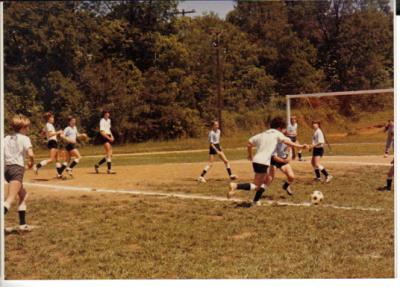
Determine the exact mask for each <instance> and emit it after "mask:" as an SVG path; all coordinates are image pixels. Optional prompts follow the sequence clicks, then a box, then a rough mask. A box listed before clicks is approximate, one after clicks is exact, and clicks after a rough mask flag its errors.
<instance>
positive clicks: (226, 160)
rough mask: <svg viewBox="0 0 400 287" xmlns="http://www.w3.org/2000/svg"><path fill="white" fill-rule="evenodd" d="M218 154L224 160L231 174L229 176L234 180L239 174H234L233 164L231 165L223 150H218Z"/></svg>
mask: <svg viewBox="0 0 400 287" xmlns="http://www.w3.org/2000/svg"><path fill="white" fill-rule="evenodd" d="M218 156H219V158H220V159H221V160H222V161H223V162H224V164H225V168H226V171H227V172H228V175H229V178H230V179H232V180H234V179H236V178H237V176H236V175H234V174H232V170H231V166H230V164H229V161H228V159H227V158H226V156H225V154H224V152H222V151H220V152H218Z"/></svg>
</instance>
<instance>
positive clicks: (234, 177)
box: [229, 174, 238, 180]
mask: <svg viewBox="0 0 400 287" xmlns="http://www.w3.org/2000/svg"><path fill="white" fill-rule="evenodd" d="M229 178H230V179H231V180H235V179H237V178H238V177H237V175H234V174H231V175H230V176H229Z"/></svg>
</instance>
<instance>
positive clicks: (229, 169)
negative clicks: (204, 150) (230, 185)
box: [225, 163, 232, 176]
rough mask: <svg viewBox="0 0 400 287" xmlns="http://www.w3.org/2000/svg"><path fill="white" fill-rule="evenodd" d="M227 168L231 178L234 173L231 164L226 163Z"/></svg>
mask: <svg viewBox="0 0 400 287" xmlns="http://www.w3.org/2000/svg"><path fill="white" fill-rule="evenodd" d="M225 167H226V171H227V172H228V175H229V176H231V175H232V171H231V166H230V164H229V163H226V164H225Z"/></svg>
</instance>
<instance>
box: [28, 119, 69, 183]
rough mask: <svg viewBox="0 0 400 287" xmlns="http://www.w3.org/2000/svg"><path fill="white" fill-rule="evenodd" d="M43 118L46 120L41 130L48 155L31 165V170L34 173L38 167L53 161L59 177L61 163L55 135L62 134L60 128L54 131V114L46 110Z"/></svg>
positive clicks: (37, 171) (37, 170)
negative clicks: (44, 137)
mask: <svg viewBox="0 0 400 287" xmlns="http://www.w3.org/2000/svg"><path fill="white" fill-rule="evenodd" d="M44 119H45V121H46V125H45V126H44V129H43V132H44V133H45V135H46V139H47V148H48V149H49V151H50V157H49V158H48V159H44V160H42V161H41V162H40V163H38V164H37V165H35V166H34V167H33V170H34V172H35V173H36V174H38V173H39V169H40V168H42V167H44V166H46V165H48V164H49V163H52V162H55V163H56V169H57V178H61V177H62V175H61V174H60V171H61V164H60V162H59V161H58V142H57V136H59V135H61V134H62V130H59V131H56V129H55V128H54V115H53V114H52V113H51V112H47V113H45V114H44Z"/></svg>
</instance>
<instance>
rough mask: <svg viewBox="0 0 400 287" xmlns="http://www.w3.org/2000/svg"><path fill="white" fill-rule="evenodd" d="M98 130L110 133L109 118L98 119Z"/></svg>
mask: <svg viewBox="0 0 400 287" xmlns="http://www.w3.org/2000/svg"><path fill="white" fill-rule="evenodd" d="M100 131H103V132H105V133H106V134H108V135H111V120H110V119H107V120H106V119H105V118H102V119H101V120H100Z"/></svg>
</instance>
